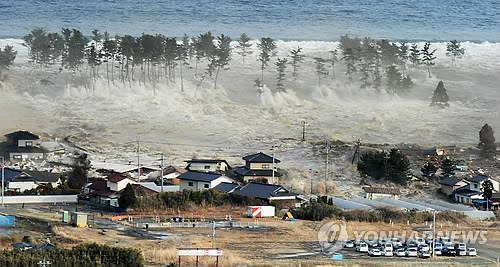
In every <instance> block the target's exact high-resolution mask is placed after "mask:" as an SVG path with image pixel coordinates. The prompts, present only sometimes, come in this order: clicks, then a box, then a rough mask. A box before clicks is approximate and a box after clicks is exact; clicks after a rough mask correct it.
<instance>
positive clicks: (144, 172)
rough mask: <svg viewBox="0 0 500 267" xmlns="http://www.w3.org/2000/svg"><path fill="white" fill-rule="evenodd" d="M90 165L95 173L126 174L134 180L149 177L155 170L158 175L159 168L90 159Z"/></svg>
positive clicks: (105, 174)
mask: <svg viewBox="0 0 500 267" xmlns="http://www.w3.org/2000/svg"><path fill="white" fill-rule="evenodd" d="M91 166H92V168H93V169H95V170H96V172H97V173H99V174H101V175H103V176H109V175H111V174H114V173H119V174H122V175H128V176H130V178H133V179H135V180H137V179H139V180H146V179H148V178H150V175H153V173H155V172H156V176H158V173H157V172H158V171H159V170H160V169H159V168H156V167H153V166H141V167H139V168H138V167H137V165H133V164H120V163H111V162H97V161H92V163H91ZM137 169H139V171H140V175H139V176H138V171H137Z"/></svg>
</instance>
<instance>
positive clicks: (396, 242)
mask: <svg viewBox="0 0 500 267" xmlns="http://www.w3.org/2000/svg"><path fill="white" fill-rule="evenodd" d="M391 243H392V246H393V247H397V248H399V247H402V246H403V242H402V241H401V239H399V238H397V237H393V238H391Z"/></svg>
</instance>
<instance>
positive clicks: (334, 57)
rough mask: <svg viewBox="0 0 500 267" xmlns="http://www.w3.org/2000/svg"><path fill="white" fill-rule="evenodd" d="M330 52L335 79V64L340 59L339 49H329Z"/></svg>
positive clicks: (333, 77)
mask: <svg viewBox="0 0 500 267" xmlns="http://www.w3.org/2000/svg"><path fill="white" fill-rule="evenodd" d="M328 52H329V53H330V60H329V62H330V66H331V68H332V79H335V64H336V63H337V61H339V59H338V54H339V52H338V51H337V49H334V50H331V51H328Z"/></svg>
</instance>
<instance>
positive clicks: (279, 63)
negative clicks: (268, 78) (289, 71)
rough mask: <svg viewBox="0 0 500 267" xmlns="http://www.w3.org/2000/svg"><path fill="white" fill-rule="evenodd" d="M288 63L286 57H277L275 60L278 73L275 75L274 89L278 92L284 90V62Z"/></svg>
mask: <svg viewBox="0 0 500 267" xmlns="http://www.w3.org/2000/svg"><path fill="white" fill-rule="evenodd" d="M287 63H288V60H287V59H286V58H278V59H277V60H276V63H275V65H276V72H277V73H278V76H277V77H276V89H277V90H278V92H284V91H285V85H284V81H285V70H286V64H287Z"/></svg>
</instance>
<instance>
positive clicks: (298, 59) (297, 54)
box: [290, 47, 305, 79]
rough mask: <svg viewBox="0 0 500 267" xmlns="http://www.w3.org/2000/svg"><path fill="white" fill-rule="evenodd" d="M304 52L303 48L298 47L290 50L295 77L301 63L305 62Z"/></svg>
mask: <svg viewBox="0 0 500 267" xmlns="http://www.w3.org/2000/svg"><path fill="white" fill-rule="evenodd" d="M304 57H305V56H304V54H303V53H302V48H301V47H297V48H296V49H292V50H290V58H291V59H292V60H291V62H290V64H292V76H293V78H294V79H296V78H297V77H298V75H299V74H298V69H299V67H300V64H302V62H304Z"/></svg>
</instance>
